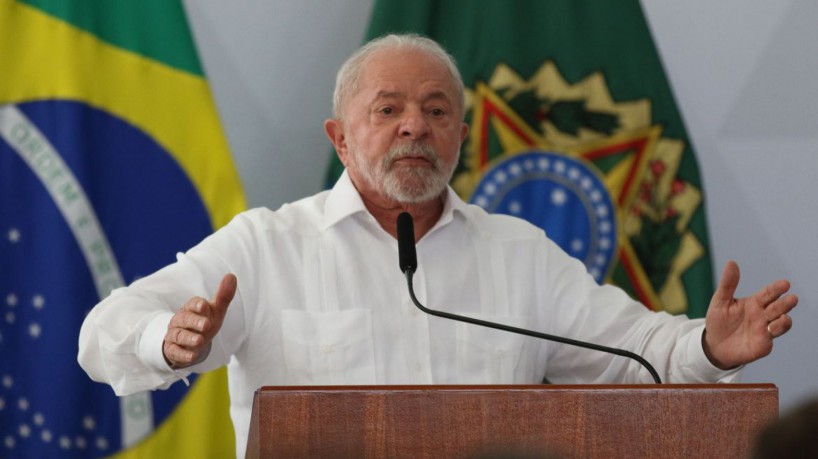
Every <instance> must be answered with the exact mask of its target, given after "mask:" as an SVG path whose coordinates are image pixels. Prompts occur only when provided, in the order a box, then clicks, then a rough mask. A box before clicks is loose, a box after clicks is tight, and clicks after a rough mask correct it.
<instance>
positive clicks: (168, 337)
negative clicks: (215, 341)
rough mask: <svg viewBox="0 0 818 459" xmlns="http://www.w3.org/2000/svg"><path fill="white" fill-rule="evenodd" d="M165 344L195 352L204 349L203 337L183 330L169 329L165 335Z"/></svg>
mask: <svg viewBox="0 0 818 459" xmlns="http://www.w3.org/2000/svg"><path fill="white" fill-rule="evenodd" d="M165 342H170V343H173V344H176V345H178V346H180V347H183V348H185V349H188V350H191V351H197V350H199V349H200V348H202V347H204V343H205V337H204V336H203V335H202V334H200V333H196V332H192V331H190V330H185V329H183V328H169V329H168V332H167V334H165Z"/></svg>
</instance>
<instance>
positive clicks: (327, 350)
mask: <svg viewBox="0 0 818 459" xmlns="http://www.w3.org/2000/svg"><path fill="white" fill-rule="evenodd" d="M321 350H322V351H324V354H329V353H330V352H332V345H331V344H324V345H322V346H321Z"/></svg>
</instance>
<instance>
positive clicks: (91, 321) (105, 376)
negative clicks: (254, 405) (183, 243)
mask: <svg viewBox="0 0 818 459" xmlns="http://www.w3.org/2000/svg"><path fill="white" fill-rule="evenodd" d="M254 246H255V237H254V231H253V225H252V223H251V221H250V219H248V218H247V217H245V216H239V217H236V218H235V219H234V220H233V221H232V222H231V223H230V224H229V225H227V226H226V227H224V228H223V229H221V230H219V231H218V232H216V233H214V234H213V235H211V236H210V237H208V238H207V239H205V240H204V241H202V242H201V243H200V244H199V245H197V246H196V247H194V248H192V249H191V250H189V251H188V252H187V253H185V254H181V253H180V254H178V255H177V260H176V262H175V263H173V264H171V265H169V266H167V267H165V268H163V269H161V270H159V271H157V272H156V273H154V274H151V275H150V276H147V277H144V278H142V279H139V280H138V281H136V282H134V283H133V284H131V285H130V286H128V287H125V288H120V289H117V290H114V291H113V292H112V293H111V295H109V296H108V297H107V298H105V299H104V300H103V301H101V302H100V303H99V304H97V305H96V306H95V307H94V308H93V309H92V310H91V312H90V313H89V314H88V316H87V317H86V318H85V320H84V322H83V324H82V328H81V330H80V336H79V354H78V358H77V359H78V361H79V364H80V366H81V367H82V368H83V369H84V370H85V371H86V373H88V375H89V376H90V377H91V379H93V380H94V381H98V382H103V383H107V384H109V385H111V387H113V389H114V392H115V393H116V394H117V395H118V396H124V395H129V394H133V393H136V392H141V391H144V390H152V389H166V388H168V387H169V386H170V385H171V384H173V383H174V382H176V381H178V380H179V379H184V378H185V377H186V376H188V375H189V374H190V373H192V372H197V373H200V372H205V371H210V370H212V369H215V368H218V367H220V366H223V365H225V364H227V363H228V361H229V359H230V355H232V353H233V352H234V351H235V349H237V348H238V347H239V346H240V345H241V342H242V340H243V339H244V336H245V327H244V304H245V303H246V302H247V300H248V292H252V291H253V284H254V282H255V280H254V279H253V270H252V269H250V261H251V260H252V259H253V255H252V254H254V253H255V249H254ZM228 273H234V274H235V275H236V277H237V279H238V288H237V291H236V295H235V297H234V298H233V301H232V302H231V303H230V306H229V307H228V311H227V315H226V317H225V320H224V323H223V324H222V328H221V329H220V330H219V332H218V333H217V335H216V337H215V338H214V340H213V344H212V346H211V349H210V353H209V354H208V356H207V357H206V358H205V359H204V360H203V361H202V362H200V363H198V364H196V365H193V366H191V367H187V368H185V369H183V370H174V369H172V368H170V367H169V366H168V364H167V363H166V362H165V359H164V356H163V353H162V344H163V341H164V336H165V332H166V331H167V327H168V324H169V322H170V319H171V317H172V316H173V314H174V313H175V312H176V311H178V310H179V309H181V308H182V306H183V305H184V304H185V303H186V302H187V301H189V300H190V299H191V298H194V297H202V298H206V299H209V298H212V297H213V295H214V294H215V291H216V288H217V287H218V285H219V283H220V282H221V279H222V277H224V275H225V274H228ZM250 301H252V300H250Z"/></svg>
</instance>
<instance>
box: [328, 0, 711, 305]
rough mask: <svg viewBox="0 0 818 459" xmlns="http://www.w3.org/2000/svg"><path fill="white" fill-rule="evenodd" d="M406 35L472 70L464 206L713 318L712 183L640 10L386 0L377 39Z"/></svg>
mask: <svg viewBox="0 0 818 459" xmlns="http://www.w3.org/2000/svg"><path fill="white" fill-rule="evenodd" d="M402 32H415V33H419V34H421V35H425V36H428V37H430V38H433V39H435V40H436V41H438V42H439V43H441V44H442V45H443V46H444V47H445V48H446V49H447V50H448V51H449V52H450V53H451V54H452V55H453V56H454V58H455V59H456V61H457V63H458V67H459V68H460V70H461V72H462V74H463V79H464V83H465V85H466V88H467V89H466V110H467V112H466V122H467V123H468V124H469V127H470V134H469V136H468V138H467V139H466V142H465V143H464V146H463V150H462V152H461V161H460V164H459V166H458V168H457V170H456V171H455V176H454V178H453V180H452V186H453V187H454V189H455V191H457V192H458V194H459V195H460V196H461V197H462V198H463V199H465V200H467V201H470V202H472V203H474V204H477V205H480V206H481V207H483V208H485V209H486V210H488V211H490V212H500V213H506V214H511V215H516V216H518V217H521V218H525V219H527V220H529V221H530V222H532V223H534V224H535V225H537V226H539V227H541V228H543V229H544V230H545V231H546V233H547V234H548V236H549V237H550V238H551V239H552V240H554V241H555V242H557V243H558V244H559V245H560V246H561V247H562V248H563V249H564V250H565V251H566V252H567V253H569V254H570V255H573V256H574V257H576V258H578V259H580V260H582V261H583V262H584V263H585V265H586V266H587V268H588V271H589V273H590V274H592V275H593V276H594V277H595V278H596V280H597V281H598V282H600V283H603V282H609V283H614V284H617V285H619V286H620V287H622V288H623V289H625V290H626V291H627V292H628V293H629V294H630V295H631V296H632V297H634V298H635V299H637V300H639V301H640V302H642V303H643V304H644V305H645V306H647V307H648V308H650V309H653V310H665V311H668V312H671V313H686V314H688V315H689V316H691V317H703V316H704V314H705V312H706V308H707V305H708V304H709V301H710V296H711V295H712V292H713V273H712V267H711V261H710V249H709V242H708V235H707V225H706V222H705V212H704V207H703V205H704V201H703V193H702V188H701V180H700V177H699V171H698V166H697V163H696V159H695V157H694V153H693V149H692V146H691V144H690V140H689V138H688V136H687V132H686V131H685V127H684V123H683V122H682V118H681V116H680V114H679V111H678V109H677V107H676V103H675V101H674V98H673V94H672V92H671V89H670V85H669V83H668V81H667V78H666V76H665V73H664V70H663V68H662V64H661V61H660V59H659V56H658V53H657V51H656V47H655V46H654V44H653V38H652V37H651V34H650V30H649V29H648V26H647V24H646V22H645V18H644V15H643V13H642V9H641V7H640V5H639V1H638V0H616V1H611V0H547V1H543V0H511V1H504V2H501V1H494V0H415V1H411V2H407V1H400V0H376V2H375V6H374V9H373V13H372V19H371V23H370V26H369V31H368V33H367V40H369V39H372V38H375V37H378V36H381V35H385V34H387V33H402ZM341 169H342V166H341V164H340V162H339V161H337V159H335V158H333V161H332V164H331V166H330V168H329V172H328V177H327V178H328V183H331V182H333V181H334V180H335V178H337V177H338V175H339V174H340V171H341Z"/></svg>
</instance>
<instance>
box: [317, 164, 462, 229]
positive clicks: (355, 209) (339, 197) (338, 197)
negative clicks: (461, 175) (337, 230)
mask: <svg viewBox="0 0 818 459" xmlns="http://www.w3.org/2000/svg"><path fill="white" fill-rule="evenodd" d="M324 206H325V207H324V224H323V228H322V230H326V229H328V228H330V227H331V226H333V225H335V224H336V223H338V222H340V221H341V220H343V219H345V218H347V217H349V216H352V215H354V214H357V213H359V212H366V213H369V211H368V210H367V209H366V206H365V205H364V201H363V199H361V195H360V193H358V190H357V189H356V188H355V185H353V184H352V179H350V178H349V173H348V172H347V171H346V169H344V172H343V173H342V174H341V177H339V178H338V181H337V182H335V186H333V187H332V190H331V191H330V193H329V196H328V197H327V200H326V202H325V204H324ZM467 207H468V204H466V203H465V202H463V200H462V199H460V196H458V195H457V193H455V192H454V190H453V189H452V187H450V186H447V187H446V199H445V202H444V203H443V213H442V214H441V215H440V219H439V220H438V221H437V223H436V224H435V226H434V227H432V229H431V230H430V231H429V233H431V232H433V231H435V230H436V229H438V228H440V227H443V226H446V225H447V224H449V223H450V222H451V221H452V220H454V214H455V212H457V213H459V214H461V215H462V216H463V217H467V216H468V215H469V214H468V212H467V211H466V208H467ZM373 219H374V217H373Z"/></svg>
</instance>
